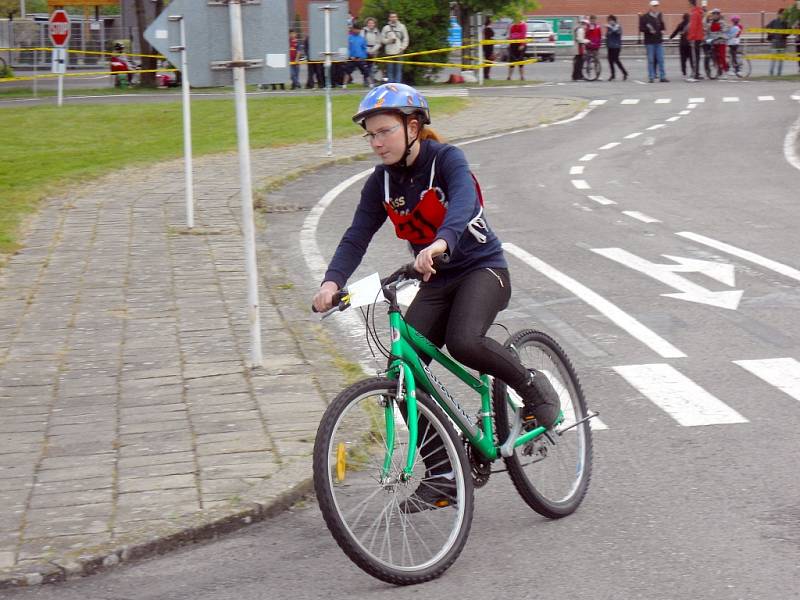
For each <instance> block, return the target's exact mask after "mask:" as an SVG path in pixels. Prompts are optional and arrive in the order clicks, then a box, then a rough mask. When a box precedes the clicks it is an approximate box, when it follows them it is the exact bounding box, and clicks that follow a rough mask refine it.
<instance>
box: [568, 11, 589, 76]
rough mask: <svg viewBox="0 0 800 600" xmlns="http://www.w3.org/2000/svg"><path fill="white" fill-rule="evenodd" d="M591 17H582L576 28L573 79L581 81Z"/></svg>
mask: <svg viewBox="0 0 800 600" xmlns="http://www.w3.org/2000/svg"><path fill="white" fill-rule="evenodd" d="M588 25H589V19H586V18H582V19H580V20H579V21H578V26H577V27H576V28H575V32H574V37H575V56H574V57H573V58H572V81H581V80H582V79H585V77H584V76H583V55H584V54H586V27H587V26H588Z"/></svg>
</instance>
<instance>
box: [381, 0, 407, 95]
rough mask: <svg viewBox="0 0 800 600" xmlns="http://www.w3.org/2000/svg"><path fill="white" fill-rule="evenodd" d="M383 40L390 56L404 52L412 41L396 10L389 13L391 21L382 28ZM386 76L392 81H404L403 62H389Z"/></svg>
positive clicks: (385, 49) (387, 54)
mask: <svg viewBox="0 0 800 600" xmlns="http://www.w3.org/2000/svg"><path fill="white" fill-rule="evenodd" d="M381 41H382V42H383V47H384V51H385V52H386V56H388V57H390V58H391V57H393V56H397V55H398V54H402V53H403V52H405V51H406V48H408V43H409V41H410V40H409V39H408V30H407V29H406V26H405V25H403V24H402V23H401V22H400V19H398V17H397V13H396V12H394V11H392V12H390V13H389V22H388V23H387V24H386V25H385V26H384V28H383V29H382V30H381ZM386 77H387V79H388V80H389V81H390V82H394V83H403V63H402V62H399V61H398V62H390V63H387V67H386Z"/></svg>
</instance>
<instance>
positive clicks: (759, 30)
mask: <svg viewBox="0 0 800 600" xmlns="http://www.w3.org/2000/svg"><path fill="white" fill-rule="evenodd" d="M747 33H782V34H784V35H800V29H764V28H763V27H751V28H748V29H747Z"/></svg>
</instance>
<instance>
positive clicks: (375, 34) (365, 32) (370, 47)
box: [361, 17, 383, 82]
mask: <svg viewBox="0 0 800 600" xmlns="http://www.w3.org/2000/svg"><path fill="white" fill-rule="evenodd" d="M361 35H362V36H363V37H364V41H366V42H367V58H368V59H369V60H370V61H373V60H374V59H376V58H378V57H379V56H380V55H381V48H383V42H381V30H380V29H378V21H376V20H375V17H367V19H366V21H364V28H363V29H362V30H361ZM378 65H379V63H377V62H370V72H371V73H372V80H373V82H374V81H377V80H378V79H379V73H378Z"/></svg>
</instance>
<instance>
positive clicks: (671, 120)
mask: <svg viewBox="0 0 800 600" xmlns="http://www.w3.org/2000/svg"><path fill="white" fill-rule="evenodd" d="M678 120H680V117H678V116H675V117H670V118H669V119H667V121H669V122H670V123H674V122H675V121H678Z"/></svg>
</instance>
